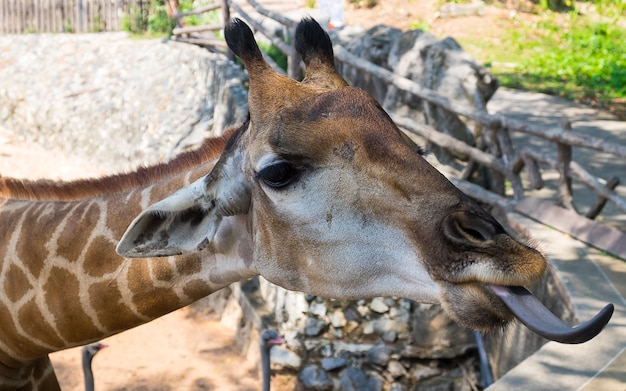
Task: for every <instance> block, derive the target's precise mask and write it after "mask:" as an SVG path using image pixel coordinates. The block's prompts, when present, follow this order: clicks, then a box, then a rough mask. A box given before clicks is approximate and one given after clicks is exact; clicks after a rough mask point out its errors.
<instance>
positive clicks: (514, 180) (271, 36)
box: [0, 0, 626, 219]
mask: <svg viewBox="0 0 626 391" xmlns="http://www.w3.org/2000/svg"><path fill="white" fill-rule="evenodd" d="M16 1H17V0H2V2H1V4H2V5H1V6H0V12H3V10H6V8H7V4H13V3H14V2H16ZM52 1H53V0H37V2H38V3H39V4H40V5H43V6H45V5H46V4H51V3H52ZM83 1H85V2H100V3H101V4H113V3H115V4H118V5H119V4H122V3H124V4H126V3H130V2H131V1H137V0H126V1H123V0H62V2H63V3H64V4H65V3H72V2H74V3H75V2H81V3H82V2H83ZM56 3H57V4H58V3H59V1H57V2H56ZM244 3H247V5H245V4H244ZM168 4H169V6H170V8H171V9H172V10H174V12H173V17H174V19H175V20H176V22H177V27H176V28H175V29H174V31H173V38H174V39H176V40H179V41H183V42H188V43H193V44H197V45H200V46H204V47H209V48H212V49H214V50H218V51H221V52H223V53H225V54H227V55H230V56H231V58H232V53H229V52H228V49H227V48H226V45H225V44H224V42H223V40H221V39H218V38H216V37H215V35H216V34H214V33H213V34H206V32H216V31H219V30H221V29H223V27H224V25H223V23H219V24H215V25H212V26H186V25H185V18H186V17H188V16H191V15H198V14H202V13H205V12H212V11H215V10H217V9H221V15H222V21H224V20H229V19H230V14H231V11H232V12H233V13H236V14H237V16H238V17H240V18H242V19H244V20H245V21H246V22H247V23H248V24H249V25H250V26H251V27H252V28H253V29H254V30H256V31H257V32H259V33H261V34H263V35H264V36H265V37H266V38H267V39H268V40H269V41H270V42H271V43H272V44H273V45H274V46H275V47H276V48H278V49H279V50H280V51H281V52H283V53H284V54H285V55H286V56H287V58H288V66H287V72H286V74H287V75H289V76H290V77H292V78H295V79H300V78H301V76H302V68H301V59H300V56H299V55H298V53H297V52H296V50H295V47H294V39H293V36H294V32H295V27H296V25H297V21H294V20H292V19H289V18H287V17H285V16H284V15H281V14H279V13H276V12H273V11H271V10H268V9H266V8H264V7H262V6H261V5H260V4H259V3H258V2H257V1H255V0H238V1H234V0H216V2H215V4H214V5H211V6H204V7H202V8H200V9H196V10H192V11H187V12H180V10H178V8H177V1H176V0H168ZM44 8H45V7H44ZM244 8H245V9H244ZM42 9H43V8H42ZM246 10H248V11H246ZM253 11H254V13H256V14H257V15H256V16H254V15H252V13H253ZM42 14H43V13H42ZM0 15H2V14H1V13H0ZM262 18H270V19H272V20H273V21H274V22H276V23H278V24H279V25H281V26H283V30H282V31H283V32H287V34H284V33H283V34H282V37H279V36H278V35H277V34H275V31H271V30H270V29H268V28H267V27H265V24H264V23H262V20H261V19H262ZM334 49H335V58H336V60H337V61H339V62H341V63H343V64H344V65H347V66H349V67H352V68H355V69H358V70H359V71H361V72H365V73H368V74H370V75H372V76H374V77H376V78H379V79H380V80H383V81H385V82H386V83H388V84H389V85H393V86H395V87H396V88H398V89H400V90H402V91H407V92H409V93H411V94H413V95H415V96H417V97H419V98H421V99H423V100H425V101H427V102H429V103H431V104H434V105H437V106H439V107H441V108H443V109H445V110H447V111H449V112H452V113H455V114H457V115H459V116H461V117H464V118H466V119H467V120H469V121H473V122H475V123H476V124H479V125H481V126H482V127H483V128H484V129H486V132H488V136H489V140H490V141H491V142H492V143H495V144H497V145H496V148H492V149H490V150H488V151H486V150H483V149H480V148H477V147H475V146H471V145H468V144H465V143H464V142H462V141H459V140H457V139H455V138H453V137H451V136H448V135H446V134H444V133H441V132H439V131H437V130H436V129H434V128H433V127H430V126H428V125H424V124H421V123H418V122H416V121H414V120H413V119H411V118H408V117H402V116H398V115H395V114H394V113H390V115H391V116H392V118H393V119H394V121H395V122H396V123H397V124H398V126H400V127H401V128H403V129H405V130H406V131H408V132H411V133H415V134H417V135H419V136H421V137H424V138H426V139H428V140H429V142H431V143H433V144H435V145H437V146H439V147H440V148H442V149H444V150H447V151H450V152H453V153H455V154H456V155H457V156H462V157H464V158H465V160H466V161H467V164H466V167H465V170H464V171H463V173H462V174H461V176H460V178H459V179H456V180H454V182H455V184H457V185H458V186H459V187H462V189H463V190H464V191H465V192H467V193H469V194H470V196H473V197H475V198H480V199H482V200H484V201H485V202H488V203H497V204H501V205H505V204H508V205H511V204H514V203H515V202H516V201H517V200H520V199H522V198H524V197H525V194H526V193H527V189H526V188H525V187H524V181H523V178H522V175H526V176H525V177H524V179H525V180H527V181H528V183H529V186H530V188H531V189H540V188H541V187H543V186H544V180H543V178H542V172H541V170H540V167H541V166H543V167H546V166H547V167H548V168H549V169H551V170H554V171H555V172H557V173H558V175H559V180H558V185H557V193H558V203H559V204H560V205H562V206H564V207H566V208H569V209H575V206H574V203H573V201H572V200H573V194H572V180H576V181H578V182H580V183H582V184H584V185H585V186H586V187H588V188H589V189H591V190H592V191H593V192H595V194H596V195H597V202H596V204H595V205H593V206H592V207H591V208H590V209H589V211H588V212H587V214H586V216H587V217H589V218H592V219H593V218H595V217H596V216H597V215H598V214H599V213H600V212H601V210H602V208H603V207H604V205H605V204H606V202H607V201H608V202H611V203H613V204H614V205H615V206H616V207H617V208H618V209H620V210H621V211H623V212H626V200H624V198H622V197H620V195H619V194H617V192H616V191H615V188H616V186H617V185H618V184H619V179H618V178H610V179H609V180H607V181H604V180H603V179H601V178H598V177H596V176H594V175H592V174H590V173H589V171H588V170H587V169H585V168H584V167H582V166H581V165H580V164H578V163H577V162H575V161H572V148H574V147H576V148H585V149H591V150H595V151H599V152H604V153H607V154H610V155H613V156H615V158H616V159H620V160H621V161H626V145H620V144H616V143H608V142H605V141H604V140H603V139H601V138H598V137H593V136H588V135H583V134H578V133H574V132H572V131H571V127H570V125H569V123H568V122H567V120H564V122H563V124H562V125H561V126H560V127H554V128H546V127H542V126H536V125H533V124H530V123H527V122H524V121H520V120H516V119H513V118H510V117H507V116H505V115H500V114H489V113H487V112H486V111H484V110H476V109H474V108H470V107H469V106H462V105H459V104H458V102H454V103H453V102H451V101H450V100H449V99H447V98H446V97H444V96H442V95H440V94H438V93H436V92H434V91H432V90H430V89H428V88H425V87H423V86H421V85H419V84H417V83H415V82H413V81H411V80H409V79H406V78H404V77H400V76H398V75H396V74H394V73H393V72H391V71H389V70H387V69H385V68H382V67H380V66H377V65H375V64H373V63H370V62H368V61H365V60H363V59H361V58H358V57H356V56H354V55H353V54H351V53H350V52H349V51H348V50H347V49H345V48H343V47H341V46H340V45H335V46H334ZM266 58H267V60H268V62H269V63H270V65H272V66H273V67H274V68H275V69H276V70H277V71H279V72H282V73H285V71H284V70H282V69H280V68H279V67H278V66H277V65H276V64H275V63H274V61H272V60H271V58H269V57H266ZM510 132H517V133H524V134H527V135H530V136H533V137H538V138H541V139H543V140H545V142H550V143H554V144H556V150H557V151H558V153H557V154H556V156H549V155H547V154H545V153H541V152H539V151H538V150H536V149H534V148H531V147H528V146H525V147H522V148H520V149H519V150H516V149H515V147H514V146H513V144H512V142H511V139H510ZM493 151H497V152H496V153H494V152H493ZM479 166H485V167H488V168H489V169H490V170H491V171H492V172H493V173H496V174H497V176H498V177H499V178H501V180H502V181H507V182H508V183H510V187H511V188H512V191H513V196H512V198H505V197H504V194H503V192H501V193H500V194H496V193H491V192H487V191H486V190H484V189H481V188H479V187H478V186H473V185H471V184H469V182H467V181H466V179H468V178H469V177H470V176H471V175H472V172H473V171H474V170H475V169H476V168H477V167H479ZM500 188H502V189H504V188H505V186H500Z"/></svg>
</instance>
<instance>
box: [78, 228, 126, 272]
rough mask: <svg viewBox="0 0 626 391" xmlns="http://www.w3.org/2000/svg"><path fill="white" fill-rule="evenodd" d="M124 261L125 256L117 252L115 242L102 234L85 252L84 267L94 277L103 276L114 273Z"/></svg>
mask: <svg viewBox="0 0 626 391" xmlns="http://www.w3.org/2000/svg"><path fill="white" fill-rule="evenodd" d="M122 262H124V258H122V257H120V256H118V255H117V254H116V253H115V243H113V242H112V241H111V240H109V239H107V238H104V237H102V236H97V237H95V238H94V239H93V240H92V242H91V243H90V244H89V248H87V252H86V253H85V263H84V265H83V268H84V269H85V273H87V274H88V275H90V276H92V277H101V276H103V275H105V274H107V273H112V272H114V271H115V270H117V269H119V267H120V266H121V265H122Z"/></svg>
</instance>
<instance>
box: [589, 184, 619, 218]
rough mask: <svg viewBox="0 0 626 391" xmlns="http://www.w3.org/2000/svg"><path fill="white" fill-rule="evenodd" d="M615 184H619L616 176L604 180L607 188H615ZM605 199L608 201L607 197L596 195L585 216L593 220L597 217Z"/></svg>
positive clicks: (604, 203)
mask: <svg viewBox="0 0 626 391" xmlns="http://www.w3.org/2000/svg"><path fill="white" fill-rule="evenodd" d="M617 185H619V178H618V177H616V176H614V177H613V178H611V179H609V180H608V181H607V182H606V188H607V189H609V190H615V188H616V187H617ZM607 201H608V198H606V197H603V196H601V195H600V196H598V201H596V203H595V204H594V205H593V206H592V207H591V208H589V211H588V212H587V214H586V215H585V217H587V218H588V219H591V220H594V219H595V218H596V217H598V215H599V214H600V212H602V209H604V206H605V205H606V202H607Z"/></svg>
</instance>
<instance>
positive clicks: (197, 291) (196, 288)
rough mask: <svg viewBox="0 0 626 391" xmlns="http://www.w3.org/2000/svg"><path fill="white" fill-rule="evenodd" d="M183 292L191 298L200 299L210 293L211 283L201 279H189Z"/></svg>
mask: <svg viewBox="0 0 626 391" xmlns="http://www.w3.org/2000/svg"><path fill="white" fill-rule="evenodd" d="M183 293H184V294H185V295H187V297H189V298H191V299H199V298H201V297H204V296H206V295H207V294H209V293H210V288H209V284H207V283H206V282H205V281H203V280H201V279H197V280H192V281H189V282H188V283H187V284H186V285H185V286H184V287H183Z"/></svg>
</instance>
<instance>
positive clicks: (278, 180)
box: [256, 162, 300, 189]
mask: <svg viewBox="0 0 626 391" xmlns="http://www.w3.org/2000/svg"><path fill="white" fill-rule="evenodd" d="M299 173H300V170H299V169H298V168H297V167H295V166H293V165H292V164H291V163H287V162H281V163H277V164H273V165H271V166H269V167H265V168H264V169H262V170H261V171H259V173H258V174H257V175H256V178H257V179H260V180H262V181H263V182H265V184H266V185H268V186H270V187H273V188H275V189H280V188H283V187H285V186H287V185H288V184H290V183H291V182H292V181H293V180H295V179H296V177H297V176H298V174H299Z"/></svg>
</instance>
